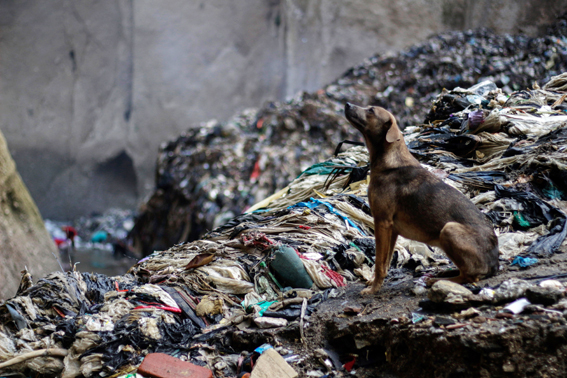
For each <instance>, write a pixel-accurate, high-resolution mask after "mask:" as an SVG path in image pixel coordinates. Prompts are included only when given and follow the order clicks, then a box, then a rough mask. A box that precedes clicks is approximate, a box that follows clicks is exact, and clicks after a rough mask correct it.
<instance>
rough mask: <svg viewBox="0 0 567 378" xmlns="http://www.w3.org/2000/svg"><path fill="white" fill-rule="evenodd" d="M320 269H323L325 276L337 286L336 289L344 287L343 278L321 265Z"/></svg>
mask: <svg viewBox="0 0 567 378" xmlns="http://www.w3.org/2000/svg"><path fill="white" fill-rule="evenodd" d="M321 268H323V271H324V272H325V275H326V276H327V277H329V278H330V279H331V281H333V282H334V283H335V284H336V285H337V287H341V286H346V283H345V280H344V278H343V276H341V275H340V274H338V273H337V272H335V271H334V270H331V269H330V268H329V267H326V266H325V265H322V266H321Z"/></svg>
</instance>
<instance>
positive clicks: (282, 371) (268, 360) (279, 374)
mask: <svg viewBox="0 0 567 378" xmlns="http://www.w3.org/2000/svg"><path fill="white" fill-rule="evenodd" d="M295 377H297V372H296V371H295V370H293V368H292V367H291V366H289V364H288V363H287V362H286V361H285V360H284V359H283V357H282V356H280V354H279V353H278V352H276V351H275V350H274V349H272V348H270V349H266V350H265V351H264V353H262V355H261V356H260V357H259V358H258V361H256V364H255V365H254V370H252V374H251V375H250V378H295Z"/></svg>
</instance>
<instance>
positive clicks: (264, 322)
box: [254, 317, 287, 328]
mask: <svg viewBox="0 0 567 378" xmlns="http://www.w3.org/2000/svg"><path fill="white" fill-rule="evenodd" d="M254 323H256V325H257V326H258V327H259V328H277V327H285V326H286V325H287V320H286V319H282V318H268V317H258V318H255V319H254Z"/></svg>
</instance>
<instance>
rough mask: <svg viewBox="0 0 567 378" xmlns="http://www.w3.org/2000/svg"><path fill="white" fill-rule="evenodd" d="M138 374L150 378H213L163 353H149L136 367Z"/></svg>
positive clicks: (197, 367)
mask: <svg viewBox="0 0 567 378" xmlns="http://www.w3.org/2000/svg"><path fill="white" fill-rule="evenodd" d="M138 374H141V375H143V376H144V377H151V378H213V372H212V371H211V370H209V369H207V368H204V367H202V366H197V365H194V364H192V363H191V362H186V361H181V360H180V359H179V358H175V357H172V356H170V355H167V354H165V353H150V354H148V355H147V356H146V358H144V361H142V364H141V365H140V366H139V367H138Z"/></svg>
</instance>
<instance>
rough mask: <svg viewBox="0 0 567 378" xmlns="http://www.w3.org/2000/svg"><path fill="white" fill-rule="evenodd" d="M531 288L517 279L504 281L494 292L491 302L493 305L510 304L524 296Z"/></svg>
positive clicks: (528, 284) (529, 284)
mask: <svg viewBox="0 0 567 378" xmlns="http://www.w3.org/2000/svg"><path fill="white" fill-rule="evenodd" d="M532 286H533V285H532V284H531V283H529V282H527V281H524V280H520V279H517V278H512V279H510V280H507V281H504V282H502V283H501V284H500V286H499V287H498V288H496V289H495V290H494V298H493V299H492V302H493V303H495V304H498V303H507V302H512V301H513V300H516V299H518V298H520V297H522V296H524V294H525V293H526V290H527V289H528V288H529V287H532Z"/></svg>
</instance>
